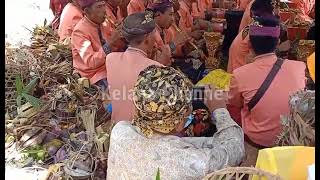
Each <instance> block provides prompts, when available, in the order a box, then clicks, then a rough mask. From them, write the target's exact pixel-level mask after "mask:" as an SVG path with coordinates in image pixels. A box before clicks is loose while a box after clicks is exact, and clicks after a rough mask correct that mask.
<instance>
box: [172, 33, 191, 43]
mask: <svg viewBox="0 0 320 180" xmlns="http://www.w3.org/2000/svg"><path fill="white" fill-rule="evenodd" d="M191 39H192V38H191V37H190V36H189V35H188V34H187V33H186V32H183V31H182V32H180V33H178V34H177V36H176V37H175V39H174V40H173V42H174V44H175V45H176V46H179V45H183V44H185V43H186V42H188V41H190V40H191Z"/></svg>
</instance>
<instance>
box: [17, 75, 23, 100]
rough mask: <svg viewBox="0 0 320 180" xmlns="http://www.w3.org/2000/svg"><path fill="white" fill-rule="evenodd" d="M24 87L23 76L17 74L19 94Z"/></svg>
mask: <svg viewBox="0 0 320 180" xmlns="http://www.w3.org/2000/svg"><path fill="white" fill-rule="evenodd" d="M23 88H24V85H23V82H22V80H21V77H20V76H19V75H17V76H16V89H17V94H18V95H21V94H22V92H23Z"/></svg>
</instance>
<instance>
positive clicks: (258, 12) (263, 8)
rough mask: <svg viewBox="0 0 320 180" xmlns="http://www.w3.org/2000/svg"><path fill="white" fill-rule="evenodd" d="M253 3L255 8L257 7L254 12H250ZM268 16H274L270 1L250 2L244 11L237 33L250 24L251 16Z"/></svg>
mask: <svg viewBox="0 0 320 180" xmlns="http://www.w3.org/2000/svg"><path fill="white" fill-rule="evenodd" d="M253 3H255V4H256V5H255V6H256V7H257V8H256V9H254V10H252V5H253ZM269 14H272V15H274V14H275V12H274V7H273V5H272V0H252V1H251V2H250V3H249V4H248V6H247V8H246V10H245V11H244V14H243V17H242V19H241V23H240V26H239V32H240V31H241V30H243V29H244V28H245V27H246V26H247V25H249V24H250V23H251V22H252V17H253V16H265V15H269Z"/></svg>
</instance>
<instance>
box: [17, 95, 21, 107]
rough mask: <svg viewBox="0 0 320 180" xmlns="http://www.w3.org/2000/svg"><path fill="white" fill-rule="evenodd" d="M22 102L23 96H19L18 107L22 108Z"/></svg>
mask: <svg viewBox="0 0 320 180" xmlns="http://www.w3.org/2000/svg"><path fill="white" fill-rule="evenodd" d="M21 102H22V96H21V95H18V96H17V105H18V107H21V104H22V103H21Z"/></svg>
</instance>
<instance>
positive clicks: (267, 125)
mask: <svg viewBox="0 0 320 180" xmlns="http://www.w3.org/2000/svg"><path fill="white" fill-rule="evenodd" d="M276 60H277V57H276V55H275V54H274V53H270V54H265V55H261V56H257V57H255V59H254V62H253V63H250V64H247V65H245V66H242V67H240V68H238V69H236V70H234V71H233V77H232V80H231V86H230V92H229V105H230V106H233V107H234V109H237V110H238V112H239V113H241V119H242V129H243V131H244V133H245V134H246V135H247V136H248V137H249V138H250V140H252V141H253V142H254V143H256V144H259V145H262V146H267V147H270V146H273V145H274V141H275V140H276V139H277V136H278V135H279V133H280V131H281V125H280V115H287V114H288V113H289V105H288V101H289V94H290V93H293V92H296V91H298V90H302V89H304V87H305V84H306V77H305V68H306V66H305V64H304V63H303V62H299V61H292V60H285V62H284V63H283V65H282V67H281V69H280V71H279V72H278V74H277V75H276V77H275V78H274V80H273V82H272V84H271V85H270V87H269V88H268V90H267V91H266V93H265V94H264V96H263V97H262V98H261V99H260V101H259V102H258V103H257V105H256V106H255V107H254V108H253V109H252V110H251V112H250V111H249V110H248V106H247V104H248V102H249V101H250V100H251V99H252V97H253V96H254V94H255V93H256V92H257V90H258V88H259V87H260V85H261V84H262V82H263V81H264V80H265V78H266V76H267V74H268V73H269V72H270V70H271V68H272V66H273V64H274V63H275V62H276ZM234 109H233V110H234ZM233 113H235V114H236V112H230V114H233Z"/></svg>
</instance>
